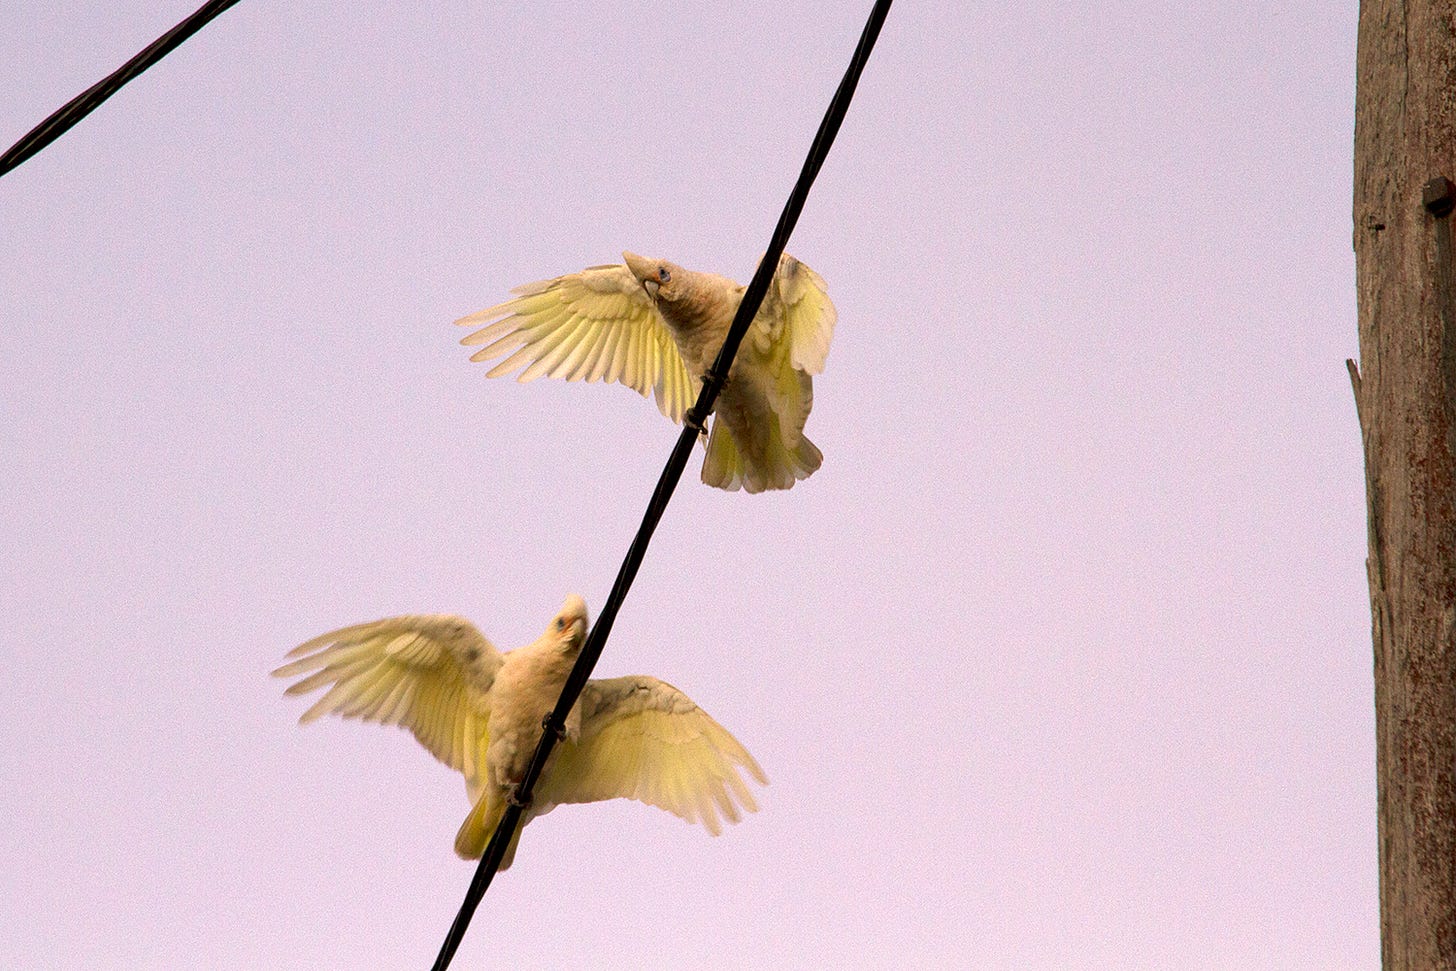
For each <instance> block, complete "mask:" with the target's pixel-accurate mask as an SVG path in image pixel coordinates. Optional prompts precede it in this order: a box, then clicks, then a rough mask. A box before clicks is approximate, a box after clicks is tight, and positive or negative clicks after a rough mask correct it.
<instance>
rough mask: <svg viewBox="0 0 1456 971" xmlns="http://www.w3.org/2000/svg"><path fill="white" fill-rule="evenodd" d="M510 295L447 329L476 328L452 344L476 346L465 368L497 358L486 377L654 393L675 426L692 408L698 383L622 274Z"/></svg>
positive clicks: (615, 271) (591, 275)
mask: <svg viewBox="0 0 1456 971" xmlns="http://www.w3.org/2000/svg"><path fill="white" fill-rule="evenodd" d="M512 292H513V293H515V294H516V296H515V297H514V298H513V299H511V300H507V301H506V302H505V303H500V304H496V305H495V306H494V307H488V308H486V309H485V310H482V311H480V312H479V313H474V314H471V315H470V316H468V317H462V318H460V319H459V320H457V321H455V323H457V324H461V325H463V326H470V327H475V326H480V327H481V329H480V330H477V331H476V332H475V333H473V334H470V335H469V336H468V337H466V338H465V339H463V340H462V341H461V342H460V343H462V344H467V345H477V344H481V345H484V346H483V347H482V348H481V349H480V350H478V351H476V352H475V354H474V355H473V356H471V358H470V359H471V360H472V361H493V360H495V359H496V358H499V357H505V360H504V361H501V362H500V363H499V364H497V365H496V366H495V367H493V368H491V370H490V372H489V377H493V378H494V377H499V376H500V375H502V374H507V373H509V372H511V371H514V370H515V369H516V368H519V367H522V366H523V365H524V366H525V370H524V371H522V372H521V375H520V378H519V380H521V381H531V380H534V379H536V378H539V377H541V376H543V375H545V376H546V377H552V378H561V379H562V380H565V381H606V382H612V381H616V382H620V383H621V384H625V385H626V386H627V387H629V388H632V389H633V390H635V391H636V392H637V393H639V394H641V395H642V396H643V397H646V396H647V395H648V393H654V394H655V395H656V398H657V407H658V408H659V409H660V410H661V411H662V413H663V414H664V415H666V416H667V417H669V418H671V419H672V420H673V421H675V422H678V423H681V422H682V420H683V414H684V413H685V412H686V411H687V410H688V408H689V407H691V406H692V403H693V402H694V401H695V400H697V395H698V381H697V380H696V379H694V378H693V377H692V376H691V375H690V374H689V373H688V369H687V365H685V364H684V363H683V360H682V355H681V354H679V353H678V350H677V345H676V344H674V343H673V340H672V334H671V332H669V331H668V329H667V324H666V323H664V322H663V320H662V316H661V315H660V314H659V313H658V312H657V308H656V307H655V306H654V305H653V303H652V300H651V299H650V298H649V297H648V296H647V294H646V292H645V291H643V289H642V285H641V284H640V283H639V282H638V281H637V278H636V277H634V276H633V275H632V271H631V270H629V269H628V268H627V267H626V266H624V265H622V264H614V265H611V266H592V267H588V268H587V269H585V270H582V271H581V272H580V273H568V274H567V275H566V276H560V277H557V278H556V279H554V280H542V281H540V282H539V283H530V284H527V285H526V286H523V287H517V288H516V289H515V290H514V291H512ZM481 325H485V326H481Z"/></svg>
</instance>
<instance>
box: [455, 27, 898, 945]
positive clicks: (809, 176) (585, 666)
mask: <svg viewBox="0 0 1456 971" xmlns="http://www.w3.org/2000/svg"><path fill="white" fill-rule="evenodd" d="M890 3H891V0H875V6H874V9H873V10H871V11H870V16H869V20H868V21H867V22H866V23H865V27H864V32H863V33H861V34H860V38H859V44H858V46H857V47H855V50H854V56H853V57H852V58H851V60H850V63H849V69H848V70H847V71H845V73H844V78H843V80H841V81H840V82H839V87H838V88H837V89H836V90H835V92H834V97H833V99H831V100H830V102H829V109H828V110H827V111H826V112H825V113H824V120H823V121H822V122H820V124H819V131H818V132H817V133H816V134H815V135H814V141H813V144H811V145H810V146H809V157H808V158H807V159H805V161H804V167H803V169H802V170H800V172H799V181H798V182H796V183H795V184H794V190H793V191H792V192H791V193H789V201H788V202H787V203H785V204H784V211H783V214H782V215H780V216H779V221H778V225H777V226H775V227H774V232H773V237H772V238H771V239H770V240H769V244H768V251H767V252H766V253H764V255H763V259H762V260H761V261H760V262H759V264H758V270H757V271H756V272H755V273H754V274H753V280H752V281H751V282H750V283H749V284H748V289H747V290H745V291H744V293H743V299H742V300H741V301H740V302H739V304H738V311H737V313H735V314H734V316H733V324H732V326H730V327H729V329H728V336H727V338H725V339H724V341H723V347H722V349H721V350H720V351H719V352H718V357H717V359H716V360H714V362H713V367H712V369H711V370H709V372H708V374H707V377H706V380H705V381H704V382H703V390H702V392H701V393H700V394H699V395H698V400H697V403H696V404H694V405H693V407H692V408H691V409H690V410H689V411H688V413H687V415H686V417H685V419H684V421H683V430H682V434H680V435H679V436H678V439H677V444H676V445H675V446H674V447H673V450H672V455H671V456H670V457H669V458H668V460H667V467H666V468H664V469H663V470H662V475H661V476H660V477H659V478H658V480H657V488H656V489H655V490H653V493H652V499H651V501H650V502H648V504H647V512H646V513H645V514H644V515H643V517H642V525H641V526H639V527H638V528H637V535H636V536H635V537H633V539H632V545H631V546H630V547H628V549H627V556H626V558H625V559H624V560H623V561H622V567H621V569H620V570H618V571H617V579H616V581H615V582H614V583H613V584H612V592H611V593H610V594H609V595H608V596H607V602H606V604H605V605H604V606H603V607H602V612H601V613H600V614H599V615H597V622H596V623H595V624H593V625H592V629H591V633H590V634H588V635H587V639H586V643H585V644H583V645H582V649H581V654H580V655H579V656H578V657H577V659H576V665H575V666H574V667H573V668H572V669H571V674H570V675H568V676H567V678H566V684H565V685H564V686H563V687H562V689H561V697H560V699H558V700H557V702H556V708H555V709H554V710H553V711H552V712H551V714H550V715H548V716H547V717H546V719H545V722H544V725H543V727H544V728H545V731H543V732H542V733H541V742H540V744H539V745H537V746H536V753H535V755H534V756H533V757H532V758H531V764H530V766H528V767H527V769H526V774H525V776H524V777H523V778H522V779H521V782H520V785H519V786H518V787H517V789H516V798H515V799H514V800H512V801H511V802H508V803H507V804H506V808H505V813H504V814H503V815H502V817H501V820H500V823H499V824H498V825H497V826H496V830H495V833H494V835H492V836H491V839H490V843H489V845H487V846H486V848H485V853H484V855H482V856H481V858H480V865H479V866H478V867H477V868H476V870H475V876H474V878H472V879H471V881H470V887H469V889H467V890H466V892H465V901H464V902H463V903H462V904H461V905H460V912H459V913H458V914H457V915H456V916H455V922H454V923H453V924H451V925H450V931H449V933H448V934H446V936H445V942H444V944H443V945H441V947H440V953H439V955H438V956H437V957H436V958H435V963H434V966H433V971H445V969H446V968H448V967H449V966H450V961H451V959H452V958H454V956H455V951H456V949H458V948H459V947H460V941H461V940H462V939H463V938H464V937H465V929H466V928H467V927H468V926H469V925H470V918H471V917H472V916H474V914H475V909H476V907H477V906H479V904H480V900H481V898H482V897H483V896H485V891H486V889H487V888H488V887H489V886H490V881H491V878H493V877H494V876H495V873H496V870H497V869H499V867H500V863H501V858H502V857H504V856H505V851H506V847H507V846H509V845H510V842H511V837H512V836H514V835H515V832H516V827H517V825H518V824H519V823H520V819H521V814H522V811H523V809H524V807H525V806H529V805H530V803H531V794H532V791H533V790H534V788H535V786H536V781H537V780H538V779H539V778H540V776H541V771H542V769H544V768H545V765H546V759H547V758H548V757H549V756H550V754H551V750H552V749H553V748H554V747H555V746H556V742H557V740H558V739H559V738H561V737H563V736H564V735H565V731H566V716H567V714H568V713H569V712H570V711H571V707H572V705H574V704H576V699H577V696H578V695H580V694H581V691H582V688H584V687H585V686H586V682H587V679H588V678H589V677H591V672H592V668H594V667H595V666H596V663H597V659H598V658H599V657H601V653H602V648H603V647H605V646H606V643H607V637H608V636H609V635H610V634H611V632H612V624H613V623H614V622H615V621H616V618H617V610H618V609H619V608H620V607H621V605H622V601H623V600H624V599H626V596H627V591H628V589H629V588H630V587H631V586H632V581H633V580H634V579H635V578H636V576H637V569H638V567H640V566H641V565H642V558H643V556H644V555H645V554H646V552H647V544H648V543H649V542H650V541H651V539H652V533H653V531H654V530H656V529H657V524H658V522H659V521H660V520H661V519H662V514H663V512H664V511H666V509H667V503H668V500H669V499H671V498H672V493H673V490H674V489H675V488H677V483H678V480H679V479H681V478H682V473H683V469H684V468H685V467H686V465H687V461H688V456H689V455H690V454H691V453H692V449H693V445H694V444H695V443H696V442H697V439H698V436H699V435H700V434H702V432H703V429H704V422H705V421H706V420H707V417H708V415H710V414H711V413H712V411H713V403H714V402H715V401H716V400H717V398H718V392H719V391H720V390H721V389H722V387H723V381H724V379H725V378H726V377H727V375H728V369H729V367H730V366H731V365H732V363H733V358H734V355H736V354H737V353H738V345H739V344H740V343H741V342H742V341H743V335H744V334H745V333H747V331H748V325H749V323H750V322H752V320H753V318H754V316H755V315H756V314H757V313H758V307H759V304H761V303H762V302H763V297H764V294H765V293H767V292H768V285H769V281H770V280H771V279H772V277H773V274H774V270H775V269H777V268H778V263H779V256H780V254H782V253H783V251H784V246H785V245H786V244H787V243H788V241H789V234H790V233H792V232H793V231H794V224H795V223H797V222H798V221H799V213H800V212H801V211H802V210H803V208H804V202H805V200H807V199H808V197H809V188H810V187H811V186H812V185H813V184H814V178H815V176H817V175H818V174H819V169H820V167H821V166H822V165H823V164H824V159H825V158H826V157H827V156H828V155H829V147H830V146H831V145H832V144H833V143H834V136H835V135H836V134H838V132H839V125H840V123H841V122H842V121H844V114H845V112H846V111H848V110H849V102H850V100H851V99H852V98H853V97H854V89H855V85H856V84H858V83H859V76H860V74H861V72H862V71H863V70H864V66H865V62H866V61H868V60H869V56H870V51H871V50H872V49H873V48H874V46H875V39H876V38H877V37H879V35H880V27H881V26H882V25H883V24H884V22H885V16H886V14H888V13H889V12H890Z"/></svg>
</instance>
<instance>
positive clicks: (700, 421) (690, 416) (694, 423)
mask: <svg viewBox="0 0 1456 971" xmlns="http://www.w3.org/2000/svg"><path fill="white" fill-rule="evenodd" d="M683 424H684V425H686V426H688V427H689V428H691V429H692V430H693V431H695V432H697V433H698V434H699V435H706V434H708V419H707V418H699V417H698V409H697V408H696V407H694V408H689V409H688V410H687V414H685V415H683Z"/></svg>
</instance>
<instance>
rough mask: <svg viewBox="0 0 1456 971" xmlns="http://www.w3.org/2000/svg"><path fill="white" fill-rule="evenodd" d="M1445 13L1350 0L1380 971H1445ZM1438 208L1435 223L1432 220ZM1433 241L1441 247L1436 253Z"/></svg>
mask: <svg viewBox="0 0 1456 971" xmlns="http://www.w3.org/2000/svg"><path fill="white" fill-rule="evenodd" d="M1453 13H1456V5H1453V3H1452V0H1362V2H1361V4H1360V27H1359V31H1360V33H1359V53H1358V56H1357V64H1356V96H1355V186H1354V189H1355V193H1354V223H1355V225H1354V242H1355V256H1356V281H1357V291H1358V300H1359V317H1360V369H1359V373H1358V375H1357V374H1356V373H1355V371H1354V369H1353V368H1352V369H1351V377H1352V378H1353V379H1354V384H1355V399H1356V403H1357V406H1358V408H1359V413H1360V425H1361V432H1362V439H1363V442H1364V448H1365V475H1366V501H1367V511H1368V515H1369V542H1370V554H1369V559H1368V560H1367V561H1366V569H1367V572H1368V575H1369V582H1370V604H1371V633H1372V638H1373V640H1374V649H1375V714H1376V748H1377V755H1376V758H1377V778H1378V784H1379V833H1380V848H1379V852H1380V937H1381V958H1382V964H1383V966H1384V968H1385V969H1386V971H1397V969H1398V971H1433V969H1450V971H1456V440H1453V436H1456V377H1453V376H1456V353H1453V349H1456V320H1453V319H1452V318H1453V316H1456V310H1453V303H1452V297H1453V295H1452V294H1451V293H1450V292H1449V289H1450V286H1451V274H1450V260H1451V246H1450V235H1449V234H1450V230H1451V225H1450V224H1451V219H1452V218H1453V217H1451V216H1446V217H1445V218H1438V217H1437V216H1434V215H1433V214H1432V213H1431V212H1430V211H1429V210H1428V209H1427V207H1426V205H1425V204H1424V200H1423V189H1424V188H1425V187H1426V185H1427V183H1428V182H1430V180H1432V179H1433V178H1435V177H1438V176H1445V177H1448V178H1451V179H1456V164H1453V158H1456V23H1453ZM1438 208H1439V207H1438ZM1443 234H1445V235H1444V239H1443V238H1442V237H1443Z"/></svg>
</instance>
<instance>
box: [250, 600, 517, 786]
mask: <svg viewBox="0 0 1456 971" xmlns="http://www.w3.org/2000/svg"><path fill="white" fill-rule="evenodd" d="M288 656H289V657H291V658H297V660H295V661H292V662H291V663H289V664H285V665H283V666H282V667H280V668H279V669H278V670H276V671H274V672H273V673H274V674H275V675H277V676H278V677H283V678H292V677H297V676H299V675H305V677H303V678H302V680H300V681H298V682H296V683H294V684H292V685H290V686H289V687H288V690H287V691H286V693H287V694H290V695H298V694H306V693H307V692H310V691H313V690H315V689H318V688H322V687H325V686H328V690H327V691H325V692H324V695H323V697H322V698H320V699H319V700H318V701H316V702H315V703H314V705H313V707H312V708H310V709H308V711H306V712H304V713H303V717H301V718H300V719H299V721H301V722H311V721H313V720H314V719H316V718H320V717H322V716H323V715H327V714H329V713H331V712H332V713H335V714H338V715H341V716H343V717H344V718H362V719H364V720H366V721H376V722H379V723H381V724H384V725H400V726H403V727H404V728H408V729H409V730H410V731H411V732H413V733H414V736H415V738H417V739H419V740H420V743H421V744H422V745H424V746H425V748H427V749H429V750H430V752H431V753H433V754H434V756H435V757H436V758H437V759H439V760H440V761H441V762H444V763H445V764H446V765H448V766H450V767H451V768H453V769H457V770H459V771H460V772H462V773H464V774H465V780H466V784H467V785H468V786H469V788H470V792H471V798H474V797H475V796H476V795H477V794H478V791H479V785H480V783H479V782H478V780H484V779H485V777H486V776H485V748H486V743H487V742H488V740H489V739H488V735H487V730H488V727H489V720H490V708H489V698H488V696H489V694H490V689H491V685H492V684H493V683H494V681H495V676H496V672H497V671H499V670H500V667H501V664H502V658H501V653H500V652H499V651H498V650H496V649H495V647H494V646H493V645H492V644H491V643H490V641H488V640H486V639H485V635H483V634H481V633H480V631H478V630H476V628H475V626H474V625H473V624H471V623H470V621H468V620H465V619H464V618H463V617H452V616H448V615H434V616H418V615H417V616H406V617H391V618H389V619H387V620H376V621H373V622H371V623H368V624H356V625H354V626H353V627H344V628H342V629H340V630H336V631H332V632H330V633H328V634H324V635H322V636H320V637H315V638H314V639H312V640H310V641H306V642H304V643H303V644H300V645H299V646H298V647H296V648H294V649H293V650H292V651H290V652H289V653H288Z"/></svg>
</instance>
